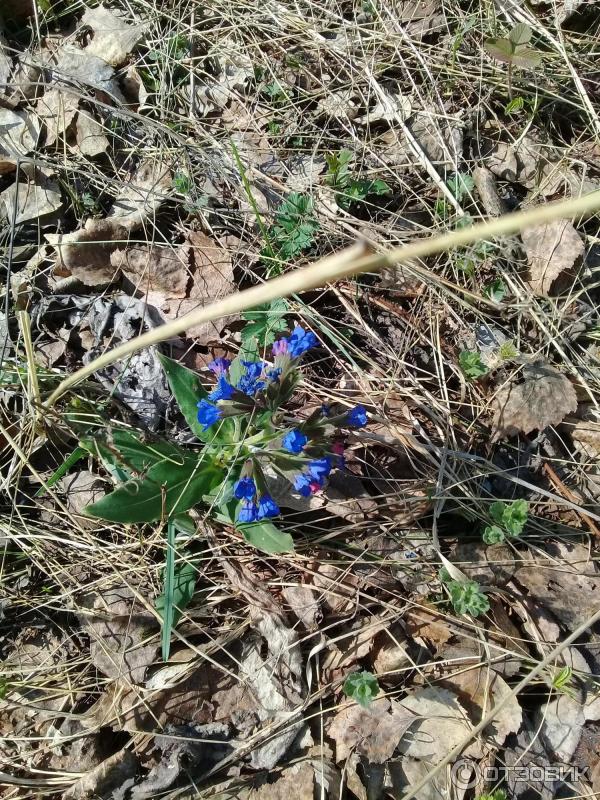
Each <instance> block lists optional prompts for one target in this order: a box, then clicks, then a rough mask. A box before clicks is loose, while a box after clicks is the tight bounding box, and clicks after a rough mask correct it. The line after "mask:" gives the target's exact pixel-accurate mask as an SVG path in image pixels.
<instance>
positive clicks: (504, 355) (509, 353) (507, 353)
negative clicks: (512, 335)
mask: <svg viewBox="0 0 600 800" xmlns="http://www.w3.org/2000/svg"><path fill="white" fill-rule="evenodd" d="M498 355H499V356H500V358H501V359H502V361H512V360H513V359H514V358H516V357H517V356H518V355H519V353H518V351H517V348H516V347H515V346H514V344H513V343H512V342H511V341H510V339H507V341H505V342H502V344H501V345H500V349H499V350H498Z"/></svg>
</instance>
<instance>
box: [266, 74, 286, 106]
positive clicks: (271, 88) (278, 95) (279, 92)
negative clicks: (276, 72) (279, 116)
mask: <svg viewBox="0 0 600 800" xmlns="http://www.w3.org/2000/svg"><path fill="white" fill-rule="evenodd" d="M262 92H263V94H265V95H266V96H267V97H268V98H269V100H270V101H271V104H272V105H273V106H275V108H281V107H282V106H285V105H286V103H288V102H289V100H290V98H289V95H288V93H287V92H286V90H285V88H284V87H283V86H282V85H281V83H279V81H278V80H274V81H271V83H267V84H266V85H265V86H263V89H262Z"/></svg>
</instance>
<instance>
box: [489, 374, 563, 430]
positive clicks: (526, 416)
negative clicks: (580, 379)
mask: <svg viewBox="0 0 600 800" xmlns="http://www.w3.org/2000/svg"><path fill="white" fill-rule="evenodd" d="M523 378H524V380H523V381H522V383H515V382H514V381H511V382H510V383H508V385H506V386H504V387H503V388H501V389H500V390H499V391H498V393H497V394H496V396H495V398H494V400H493V407H494V409H495V416H494V423H493V425H494V429H495V432H494V439H499V438H500V437H502V436H516V435H517V434H519V433H525V434H527V433H531V431H533V430H539V431H543V430H544V429H545V428H547V427H548V426H549V425H558V424H559V423H560V422H562V420H563V419H564V418H565V417H566V416H567V414H572V413H573V412H574V411H575V410H576V409H577V395H576V393H575V389H574V388H573V385H572V384H571V382H570V381H569V379H568V378H566V377H565V376H564V375H563V374H562V373H561V372H559V371H558V370H557V369H555V368H554V367H552V366H550V365H549V364H545V363H543V362H537V363H535V364H528V365H527V366H525V367H524V368H523Z"/></svg>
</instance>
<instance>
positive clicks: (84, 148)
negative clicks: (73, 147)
mask: <svg viewBox="0 0 600 800" xmlns="http://www.w3.org/2000/svg"><path fill="white" fill-rule="evenodd" d="M76 137H77V147H78V148H79V152H80V153H81V154H82V155H84V156H89V157H90V158H95V157H96V156H99V155H102V154H103V153H106V151H107V150H108V148H109V145H110V142H109V141H108V137H107V136H105V134H104V128H103V127H102V125H101V124H100V123H99V122H98V121H97V120H96V119H94V117H93V116H92V115H91V114H90V113H89V112H88V111H80V112H79V115H78V116H77V123H76Z"/></svg>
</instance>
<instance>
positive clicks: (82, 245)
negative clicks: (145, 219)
mask: <svg viewBox="0 0 600 800" xmlns="http://www.w3.org/2000/svg"><path fill="white" fill-rule="evenodd" d="M127 237H128V232H127V230H126V229H125V228H124V227H122V226H121V225H119V223H118V220H116V219H94V218H93V217H90V218H89V219H88V220H87V221H86V223H85V226H84V227H83V228H80V229H79V230H77V231H73V233H65V234H62V235H60V234H56V235H55V234H52V235H50V234H48V235H46V239H47V240H48V241H49V242H50V244H51V245H53V246H54V247H55V248H56V251H57V266H58V268H59V269H60V270H62V271H63V274H70V275H74V276H75V277H76V278H79V280H80V281H81V282H82V283H85V284H86V286H98V285H100V284H103V283H110V282H111V281H112V280H113V279H114V278H115V277H116V275H117V270H116V269H115V267H113V266H112V265H111V263H110V255H111V253H112V252H113V251H114V250H115V249H116V248H117V247H118V244H119V241H121V242H126V241H127Z"/></svg>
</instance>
